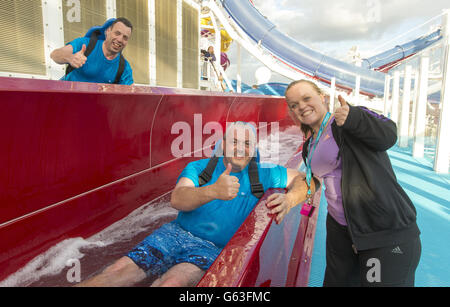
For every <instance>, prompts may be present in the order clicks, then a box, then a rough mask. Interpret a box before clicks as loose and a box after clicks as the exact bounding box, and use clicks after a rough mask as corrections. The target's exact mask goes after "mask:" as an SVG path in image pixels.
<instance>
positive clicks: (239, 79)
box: [236, 44, 242, 93]
mask: <svg viewBox="0 0 450 307" xmlns="http://www.w3.org/2000/svg"><path fill="white" fill-rule="evenodd" d="M236 81H237V83H236V91H237V92H238V93H242V89H241V81H242V78H241V45H239V44H238V45H237V76H236Z"/></svg>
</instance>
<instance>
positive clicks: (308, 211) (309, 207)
mask: <svg viewBox="0 0 450 307" xmlns="http://www.w3.org/2000/svg"><path fill="white" fill-rule="evenodd" d="M330 117H331V113H329V112H328V113H327V114H326V115H325V118H324V119H323V121H322V124H321V125H320V129H319V132H318V133H317V137H316V139H315V141H314V147H313V149H312V151H311V143H312V140H311V141H310V142H309V144H308V157H307V159H306V162H307V163H306V184H307V185H308V194H306V202H305V203H304V204H303V206H302V209H301V211H300V214H301V215H304V216H307V217H311V216H312V215H313V213H314V209H315V207H314V206H313V200H312V197H313V195H312V192H311V179H312V170H311V160H312V156H313V154H314V151H315V150H316V147H317V144H318V143H319V140H320V137H321V135H322V133H323V130H324V129H325V126H326V125H327V123H328V120H329V119H330Z"/></svg>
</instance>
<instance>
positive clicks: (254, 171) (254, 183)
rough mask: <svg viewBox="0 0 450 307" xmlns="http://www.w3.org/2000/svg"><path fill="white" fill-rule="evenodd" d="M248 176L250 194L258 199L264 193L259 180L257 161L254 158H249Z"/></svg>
mask: <svg viewBox="0 0 450 307" xmlns="http://www.w3.org/2000/svg"><path fill="white" fill-rule="evenodd" d="M248 177H249V178H250V187H251V191H252V194H253V195H254V196H255V197H256V198H258V199H260V198H261V197H263V195H264V187H263V185H262V183H261V182H260V181H259V172H258V163H257V162H256V158H252V159H251V160H250V164H249V165H248Z"/></svg>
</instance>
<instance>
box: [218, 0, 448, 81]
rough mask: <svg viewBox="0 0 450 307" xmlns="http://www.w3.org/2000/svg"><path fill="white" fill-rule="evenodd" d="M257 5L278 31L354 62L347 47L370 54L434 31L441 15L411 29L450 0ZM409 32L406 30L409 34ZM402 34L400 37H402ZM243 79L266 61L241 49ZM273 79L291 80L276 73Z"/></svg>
mask: <svg viewBox="0 0 450 307" xmlns="http://www.w3.org/2000/svg"><path fill="white" fill-rule="evenodd" d="M253 2H254V4H255V6H256V8H257V9H258V10H259V11H260V12H261V13H262V14H263V15H264V16H266V17H267V18H268V19H269V20H270V21H271V22H272V23H273V24H275V25H276V26H277V29H278V30H280V31H281V32H284V33H285V34H287V35H289V36H290V37H292V38H294V39H296V40H297V41H299V42H301V43H303V44H305V45H306V46H308V47H310V48H313V49H315V50H317V51H320V52H322V53H325V54H327V55H329V56H332V57H335V58H338V59H341V60H345V61H349V59H348V51H349V50H350V48H351V47H352V46H358V47H359V50H360V52H361V54H362V57H369V56H372V55H374V54H377V53H380V52H382V51H385V50H387V49H389V48H392V47H394V46H395V45H397V44H401V43H405V42H407V41H410V40H412V39H415V38H417V37H420V36H421V35H423V34H426V33H427V32H428V31H430V30H432V29H434V28H435V27H436V26H437V25H439V24H440V23H441V22H442V19H441V18H440V17H438V18H435V19H434V20H433V21H431V22H430V23H427V24H426V25H425V26H422V27H420V28H418V29H416V30H413V31H412V32H410V33H407V32H409V31H411V29H414V28H416V27H418V26H420V25H422V24H423V23H426V22H427V21H429V20H430V19H432V18H433V17H436V16H438V15H440V14H441V13H442V10H443V9H444V8H449V9H450V1H449V0H431V1H424V0H334V1H331V0H253ZM405 33H407V34H406V35H405ZM399 36H400V37H399ZM236 54H237V52H236V43H233V45H232V47H231V48H230V50H229V52H228V56H229V58H230V60H231V63H232V65H231V66H230V68H229V69H228V70H227V74H228V75H229V78H230V79H235V78H236V77H235V76H236V61H237V57H236ZM242 65H243V68H242V77H243V82H245V83H247V84H250V85H251V84H254V83H256V80H255V76H254V75H255V71H256V69H257V68H258V67H260V66H261V65H262V64H261V63H260V62H259V61H257V60H256V59H254V58H252V57H251V56H250V55H249V54H247V52H246V51H244V50H243V51H242ZM271 81H282V82H288V80H287V79H285V78H283V77H280V76H277V75H273V76H272V79H271Z"/></svg>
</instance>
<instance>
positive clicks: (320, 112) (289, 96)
mask: <svg viewBox="0 0 450 307" xmlns="http://www.w3.org/2000/svg"><path fill="white" fill-rule="evenodd" d="M286 102H287V104H288V106H289V114H290V115H291V117H293V119H294V121H295V122H300V123H301V124H304V125H307V126H309V127H311V128H313V129H315V128H316V127H317V125H319V126H320V124H321V122H322V119H323V117H324V116H325V114H326V113H327V108H326V106H325V97H324V96H323V94H321V93H319V92H318V90H317V89H316V88H315V87H314V86H313V85H311V84H310V83H308V82H299V83H297V84H295V85H293V86H292V87H291V88H289V89H288V91H287V92H286Z"/></svg>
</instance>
